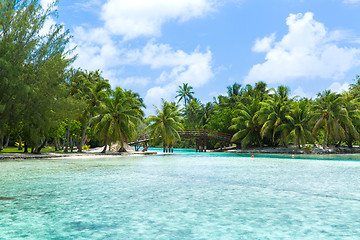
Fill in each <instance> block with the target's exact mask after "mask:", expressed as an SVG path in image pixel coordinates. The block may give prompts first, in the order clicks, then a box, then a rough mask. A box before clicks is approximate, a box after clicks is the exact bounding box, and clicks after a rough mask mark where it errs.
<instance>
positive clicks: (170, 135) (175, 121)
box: [147, 100, 183, 152]
mask: <svg viewBox="0 0 360 240" xmlns="http://www.w3.org/2000/svg"><path fill="white" fill-rule="evenodd" d="M180 116H181V113H180V111H179V110H178V106H177V105H176V104H175V103H174V102H172V103H168V102H166V101H164V100H163V105H162V109H161V110H160V109H158V108H156V115H151V116H149V117H148V119H147V121H148V123H150V124H149V125H148V127H147V131H150V132H151V135H150V136H151V137H153V138H157V137H160V136H161V138H162V141H163V150H164V152H165V151H167V146H169V150H170V148H172V147H173V144H174V142H175V141H176V140H180V135H179V133H178V130H181V129H183V126H182V124H181V123H180V121H181V118H180Z"/></svg>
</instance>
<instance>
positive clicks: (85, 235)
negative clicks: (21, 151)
mask: <svg viewBox="0 0 360 240" xmlns="http://www.w3.org/2000/svg"><path fill="white" fill-rule="evenodd" d="M344 159H347V158H344ZM0 187H1V188H0V239H22V238H23V239H360V217H359V215H360V162H358V161H335V160H334V159H333V160H332V161H328V160H314V159H308V160H307V159H291V158H278V157H274V155H273V156H272V158H269V157H264V156H260V155H259V156H255V158H251V157H247V156H243V155H241V156H239V155H236V154H210V153H192V152H186V153H184V152H182V153H178V154H174V155H166V156H162V155H157V156H146V157H122V158H98V159H52V160H43V159H42V160H22V161H5V162H0Z"/></svg>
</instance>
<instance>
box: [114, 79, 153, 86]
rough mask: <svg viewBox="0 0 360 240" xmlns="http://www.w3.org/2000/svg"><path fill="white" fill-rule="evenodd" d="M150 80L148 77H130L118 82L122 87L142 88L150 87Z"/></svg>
mask: <svg viewBox="0 0 360 240" xmlns="http://www.w3.org/2000/svg"><path fill="white" fill-rule="evenodd" d="M150 80H151V79H150V78H148V77H128V78H125V79H120V80H118V82H119V83H120V85H121V86H123V85H124V86H134V85H137V86H138V85H141V86H143V87H144V86H146V85H148V83H149V82H150Z"/></svg>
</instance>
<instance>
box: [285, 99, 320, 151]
mask: <svg viewBox="0 0 360 240" xmlns="http://www.w3.org/2000/svg"><path fill="white" fill-rule="evenodd" d="M286 118H287V120H288V121H287V123H285V124H283V125H282V126H281V127H280V129H281V130H282V131H284V132H285V134H286V135H287V136H288V137H287V138H290V137H294V144H295V145H296V147H297V148H300V144H302V145H304V144H305V143H306V142H307V141H309V142H312V141H313V136H312V135H311V128H312V127H311V125H310V121H311V118H312V114H311V111H310V108H309V102H308V101H307V100H300V102H296V103H294V104H292V106H291V111H290V114H289V115H287V116H286Z"/></svg>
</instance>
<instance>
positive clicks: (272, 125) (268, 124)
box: [259, 86, 291, 146]
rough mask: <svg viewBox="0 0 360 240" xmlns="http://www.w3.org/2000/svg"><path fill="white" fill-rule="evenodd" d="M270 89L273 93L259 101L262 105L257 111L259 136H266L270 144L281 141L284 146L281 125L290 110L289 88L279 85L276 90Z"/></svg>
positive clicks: (284, 137) (283, 133)
mask: <svg viewBox="0 0 360 240" xmlns="http://www.w3.org/2000/svg"><path fill="white" fill-rule="evenodd" d="M271 90H272V91H273V94H271V95H269V96H268V98H267V99H266V100H265V101H264V102H261V105H262V106H261V109H260V112H259V121H260V124H262V128H261V138H265V137H266V136H268V137H270V142H271V143H272V144H274V145H277V144H279V143H283V144H284V145H285V146H286V139H287V138H286V137H287V135H286V132H285V131H282V130H283V129H284V128H283V127H282V125H283V124H285V123H286V122H287V116H288V115H289V112H290V106H289V105H290V102H291V101H290V100H289V97H288V94H289V89H288V88H287V87H284V86H279V87H278V89H277V90H275V89H271ZM279 135H280V136H279Z"/></svg>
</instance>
